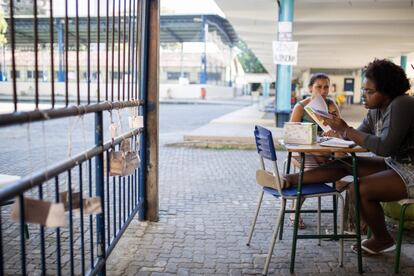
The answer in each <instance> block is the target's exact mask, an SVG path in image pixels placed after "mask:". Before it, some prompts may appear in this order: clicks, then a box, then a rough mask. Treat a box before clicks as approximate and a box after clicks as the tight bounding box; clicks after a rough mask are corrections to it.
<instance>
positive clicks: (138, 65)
mask: <svg viewBox="0 0 414 276" xmlns="http://www.w3.org/2000/svg"><path fill="white" fill-rule="evenodd" d="M136 8H137V11H136V18H135V20H136V26H137V34H136V48H135V78H136V80H135V82H136V85H135V99H138V98H141V97H138V86H140V85H139V84H138V82H140V78H141V76H140V75H138V71H139V73H141V71H140V70H141V61H140V62H138V60H140V58H141V57H140V55H139V54H140V53H141V34H142V31H141V30H142V1H138V3H137V7H136ZM138 76H139V78H138ZM140 89H141V87H140Z"/></svg>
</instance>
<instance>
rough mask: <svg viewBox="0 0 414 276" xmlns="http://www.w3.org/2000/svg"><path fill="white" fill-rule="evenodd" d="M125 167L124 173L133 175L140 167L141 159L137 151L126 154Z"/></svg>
mask: <svg viewBox="0 0 414 276" xmlns="http://www.w3.org/2000/svg"><path fill="white" fill-rule="evenodd" d="M125 163H126V166H125V169H124V173H123V175H131V174H133V173H134V171H135V169H137V168H138V167H139V164H140V160H139V156H138V154H137V153H136V152H135V151H131V152H128V153H127V154H126V155H125Z"/></svg>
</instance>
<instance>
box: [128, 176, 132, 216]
mask: <svg viewBox="0 0 414 276" xmlns="http://www.w3.org/2000/svg"><path fill="white" fill-rule="evenodd" d="M130 200H131V176H129V175H128V216H129V214H131V205H130Z"/></svg>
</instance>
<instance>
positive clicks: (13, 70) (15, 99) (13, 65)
mask: <svg viewBox="0 0 414 276" xmlns="http://www.w3.org/2000/svg"><path fill="white" fill-rule="evenodd" d="M9 2H10V25H11V26H10V27H11V30H10V44H11V45H10V46H11V52H12V56H11V58H12V80H13V104H14V111H17V83H16V57H15V47H16V45H15V31H14V5H13V4H14V0H10V1H9Z"/></svg>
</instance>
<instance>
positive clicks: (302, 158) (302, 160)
mask: <svg viewBox="0 0 414 276" xmlns="http://www.w3.org/2000/svg"><path fill="white" fill-rule="evenodd" d="M304 167H305V154H304V153H303V152H301V153H300V172H299V181H298V186H297V194H296V195H297V197H296V200H297V201H296V202H297V204H296V209H295V223H294V226H293V239H292V252H291V256H290V273H293V272H294V270H295V257H296V242H297V235H298V228H299V214H300V207H301V206H300V204H299V202H301V199H302V198H301V197H302V183H303V172H304Z"/></svg>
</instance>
